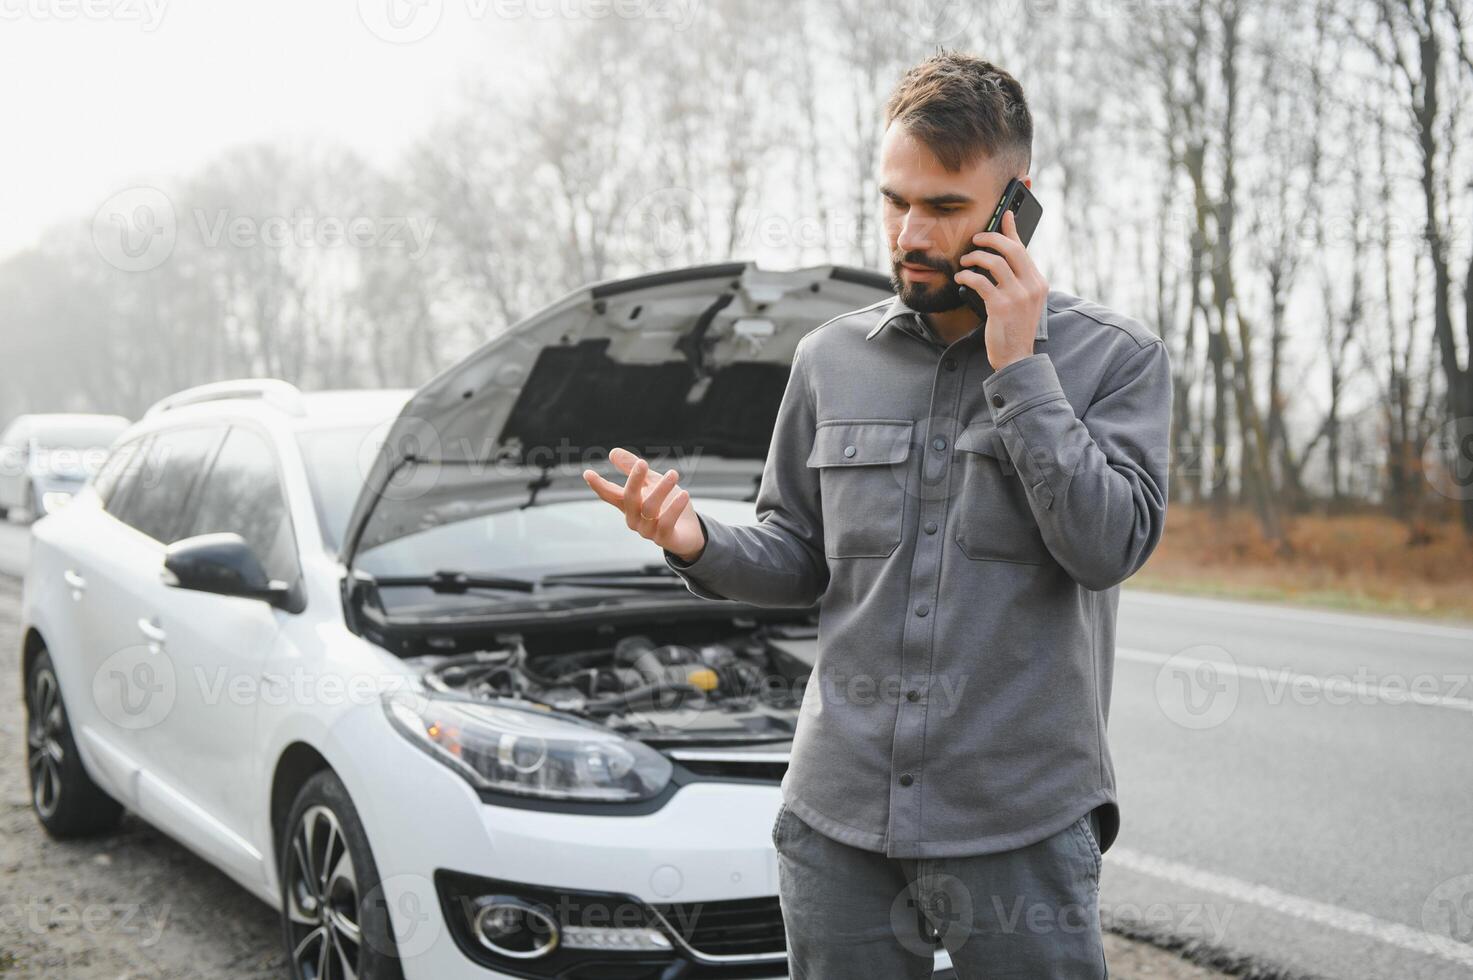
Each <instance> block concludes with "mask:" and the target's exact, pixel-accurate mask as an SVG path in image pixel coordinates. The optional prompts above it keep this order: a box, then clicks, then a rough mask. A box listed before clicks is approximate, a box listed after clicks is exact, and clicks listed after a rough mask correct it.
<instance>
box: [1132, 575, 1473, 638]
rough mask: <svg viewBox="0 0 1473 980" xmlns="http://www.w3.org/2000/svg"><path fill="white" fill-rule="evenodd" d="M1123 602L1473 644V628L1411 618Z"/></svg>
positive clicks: (1185, 600)
mask: <svg viewBox="0 0 1473 980" xmlns="http://www.w3.org/2000/svg"><path fill="white" fill-rule="evenodd" d="M1120 596H1121V599H1122V600H1124V601H1126V602H1127V603H1130V602H1135V603H1140V604H1142V605H1148V606H1176V607H1178V608H1181V607H1191V608H1195V609H1202V610H1209V611H1216V612H1218V613H1221V614H1225V615H1227V614H1231V613H1233V611H1234V610H1235V609H1236V610H1252V612H1253V615H1254V616H1255V617H1259V618H1263V619H1277V620H1285V621H1290V622H1299V623H1317V624H1319V625H1323V626H1338V627H1340V628H1342V629H1351V630H1363V629H1375V630H1389V631H1391V632H1393V633H1415V634H1417V635H1419V636H1437V637H1443V638H1446V639H1453V640H1467V641H1468V642H1469V643H1473V629H1468V628H1467V627H1463V626H1445V625H1443V624H1441V623H1424V622H1418V621H1416V620H1410V619H1392V618H1388V617H1385V616H1372V615H1367V614H1363V613H1337V612H1329V611H1327V610H1319V609H1305V608H1301V607H1294V606H1272V605H1267V604H1265V603H1257V602H1244V601H1242V600H1237V599H1210V598H1206V597H1203V596H1178V595H1171V594H1170V593H1165V592H1144V591H1138V590H1125V589H1122V590H1121V592H1120ZM1470 649H1473V648H1470Z"/></svg>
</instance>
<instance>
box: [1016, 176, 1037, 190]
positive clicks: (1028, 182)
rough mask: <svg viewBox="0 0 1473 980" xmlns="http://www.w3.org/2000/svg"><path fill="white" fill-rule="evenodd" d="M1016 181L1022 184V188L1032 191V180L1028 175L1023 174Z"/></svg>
mask: <svg viewBox="0 0 1473 980" xmlns="http://www.w3.org/2000/svg"><path fill="white" fill-rule="evenodd" d="M1018 179H1019V180H1021V181H1022V182H1023V186H1024V187H1026V188H1028V189H1029V190H1030V191H1031V190H1033V178H1032V177H1031V176H1029V175H1028V174H1024V175H1023V176H1022V177H1020V178H1018Z"/></svg>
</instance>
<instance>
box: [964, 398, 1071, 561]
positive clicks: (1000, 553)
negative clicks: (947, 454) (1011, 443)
mask: <svg viewBox="0 0 1473 980" xmlns="http://www.w3.org/2000/svg"><path fill="white" fill-rule="evenodd" d="M955 448H956V450H957V453H956V457H955V467H956V468H955V470H954V471H953V473H952V480H953V481H954V483H953V485H954V486H955V487H956V491H955V492H956V495H957V499H956V501H955V503H954V505H953V506H952V508H951V513H950V515H949V517H948V520H949V521H950V522H951V526H952V528H953V531H952V538H953V539H954V540H955V541H956V543H957V546H958V547H960V548H961V550H962V553H963V554H965V555H966V556H967V557H968V558H971V559H973V560H974V561H1012V562H1021V563H1023V564H1027V565H1041V564H1043V562H1044V560H1045V559H1046V558H1048V557H1049V551H1048V546H1047V545H1045V544H1044V542H1043V535H1042V533H1041V532H1040V531H1039V530H1038V521H1037V520H1035V519H1034V517H1033V509H1032V508H1031V507H1029V505H1028V495H1027V492H1026V491H1025V490H1024V488H1023V479H1022V476H1021V475H1020V474H1019V472H1018V469H1017V467H1016V466H1014V465H1013V458H1012V456H1010V455H1009V454H1008V449H1007V447H1006V446H1005V445H1003V442H1002V436H1001V435H1000V434H999V433H998V431H997V426H996V425H995V424H994V423H993V422H992V420H991V419H987V420H985V421H981V422H973V423H972V424H971V425H969V426H967V427H966V428H964V429H962V431H961V432H960V433H959V434H958V435H957V438H956V442H955Z"/></svg>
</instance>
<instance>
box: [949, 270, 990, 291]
mask: <svg viewBox="0 0 1473 980" xmlns="http://www.w3.org/2000/svg"><path fill="white" fill-rule="evenodd" d="M955 279H956V281H957V282H958V283H960V284H961V285H963V286H971V287H972V288H973V289H975V290H976V291H977V292H978V293H979V294H980V295H981V296H982V297H983V298H986V297H989V296H991V295H993V294H994V293H996V292H997V291H998V287H997V286H996V285H994V284H993V283H992V281H991V280H989V279H988V278H987V277H986V276H984V275H983V274H982V273H980V272H973V271H972V270H971V269H963V270H962V271H960V272H958V273H957V274H956V276H955Z"/></svg>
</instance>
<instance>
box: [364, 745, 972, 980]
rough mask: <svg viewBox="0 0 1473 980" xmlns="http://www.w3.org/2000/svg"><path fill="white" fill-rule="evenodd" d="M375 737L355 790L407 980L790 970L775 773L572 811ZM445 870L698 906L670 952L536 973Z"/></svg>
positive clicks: (613, 979)
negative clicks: (489, 940) (615, 810)
mask: <svg viewBox="0 0 1473 980" xmlns="http://www.w3.org/2000/svg"><path fill="white" fill-rule="evenodd" d="M377 747H378V748H380V749H382V750H383V751H381V752H379V753H378V754H377V758H376V763H377V764H375V765H374V766H373V767H372V768H371V769H367V770H363V771H362V772H361V773H360V777H361V779H362V780H364V781H365V782H366V785H360V786H359V787H358V788H357V789H355V790H354V798H355V802H356V803H357V805H358V808H359V811H360V814H361V815H362V816H363V818H364V821H365V825H366V827H367V829H368V832H369V839H370V841H371V842H372V846H373V850H374V858H375V862H376V864H377V865H378V870H379V875H380V878H381V881H382V900H383V901H384V902H385V903H386V905H387V908H388V909H389V914H390V919H391V921H392V924H393V928H394V933H395V941H396V944H397V946H398V950H399V955H400V957H401V961H402V965H403V970H404V975H405V978H406V980H454V978H459V977H464V978H478V980H486V978H491V977H508V978H509V977H529V976H559V975H561V976H563V977H567V978H570V980H571V978H574V977H584V976H596V977H599V978H601V980H636V978H643V977H646V976H648V977H651V978H663V980H675V978H677V977H679V978H688V980H694V978H716V977H732V978H736V977H772V978H778V977H787V976H788V971H787V959H786V953H785V952H784V951H783V949H784V947H783V943H782V939H781V935H780V933H781V915H780V911H779V909H778V903H777V899H776V896H777V894H778V881H777V853H776V851H775V850H774V849H773V845H772V837H771V833H772V825H773V821H774V819H775V818H776V815H777V809H778V804H779V802H780V801H781V790H780V788H779V786H778V784H777V783H775V782H756V781H751V782H735V781H719V780H712V781H702V782H694V783H690V784H687V785H685V786H682V787H681V788H680V790H679V791H678V792H676V793H674V794H673V795H672V796H671V797H670V798H669V799H668V801H666V802H665V804H664V805H663V806H660V807H659V808H658V809H655V810H653V811H651V812H644V813H630V814H629V815H626V816H610V815H590V814H583V813H566V812H557V811H556V810H547V809H535V808H523V807H520V806H501V805H496V804H488V803H485V802H483V801H482V800H481V799H480V798H479V797H478V796H477V794H476V792H475V790H474V789H472V788H471V786H470V785H469V784H468V783H467V782H466V781H465V780H464V779H462V778H461V777H460V776H459V775H457V774H455V773H454V772H452V771H451V770H449V769H448V768H446V767H445V766H443V765H440V764H439V763H436V762H434V761H433V760H431V759H429V758H427V757H426V756H425V755H424V753H423V752H421V751H420V750H419V749H418V748H416V747H415V746H413V745H412V744H410V743H409V742H408V741H407V740H406V739H404V738H402V737H401V736H398V735H397V734H395V735H394V739H393V741H389V742H382V741H380V742H378V743H377ZM447 877H448V878H450V879H454V880H456V881H459V882H461V883H462V884H463V883H464V882H465V881H467V880H472V879H483V880H489V881H491V882H492V883H493V885H494V886H495V887H494V888H493V890H495V891H506V890H508V888H510V887H514V886H517V885H521V886H527V889H528V890H534V891H535V890H540V891H541V892H543V893H547V892H553V893H572V894H581V895H584V896H587V895H590V894H593V895H599V896H604V897H608V896H613V897H615V898H619V899H621V900H623V901H624V904H625V905H627V906H629V907H644V908H654V909H657V910H660V911H663V912H665V913H666V917H667V919H669V918H674V919H679V918H680V916H681V915H682V914H683V912H687V911H689V910H691V909H696V910H698V911H699V912H700V915H697V916H695V917H692V918H690V919H688V920H687V922H688V923H692V924H693V927H692V928H689V929H688V928H687V927H686V926H685V925H682V924H680V923H679V922H672V923H671V925H672V929H671V930H670V931H669V934H670V940H671V942H670V949H669V950H668V951H658V952H656V953H655V954H653V955H648V956H647V955H645V952H643V951H641V952H633V953H625V952H624V951H622V950H617V951H615V953H614V954H613V955H601V956H600V957H595V958H596V959H598V960H599V961H600V965H599V967H598V968H597V971H596V972H593V973H588V972H581V973H580V972H572V973H568V972H563V973H561V974H559V973H557V972H549V971H547V970H545V969H543V970H542V972H535V971H536V970H538V969H539V967H538V965H537V963H536V961H528V960H523V961H515V960H508V959H505V958H501V959H498V958H497V957H496V956H495V955H487V954H488V953H489V951H488V950H486V949H485V948H484V947H482V946H480V944H478V943H477V941H476V936H475V935H474V934H473V933H472V932H471V931H470V926H469V921H470V920H469V919H468V918H467V917H466V916H465V915H463V914H461V913H464V912H465V909H466V905H465V903H464V902H463V901H460V902H457V901H455V900H447V895H446V888H445V882H446V881H447ZM488 887H490V886H488ZM470 890H471V891H474V890H475V889H474V888H471V889H470ZM534 897H535V896H534ZM620 924H622V923H620ZM774 932H776V933H777V935H774V934H773V933H774ZM541 959H542V960H543V963H544V964H547V963H551V962H552V961H551V960H550V959H546V958H541ZM584 959H585V960H589V959H591V958H590V957H584ZM565 965H569V964H565ZM572 965H576V964H572ZM949 967H950V960H949V958H948V957H947V956H946V953H945V952H944V951H940V952H939V953H938V956H937V969H938V973H937V976H942V977H946V976H950V975H951V974H950V972H949ZM671 970H674V971H675V972H669V971H671Z"/></svg>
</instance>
